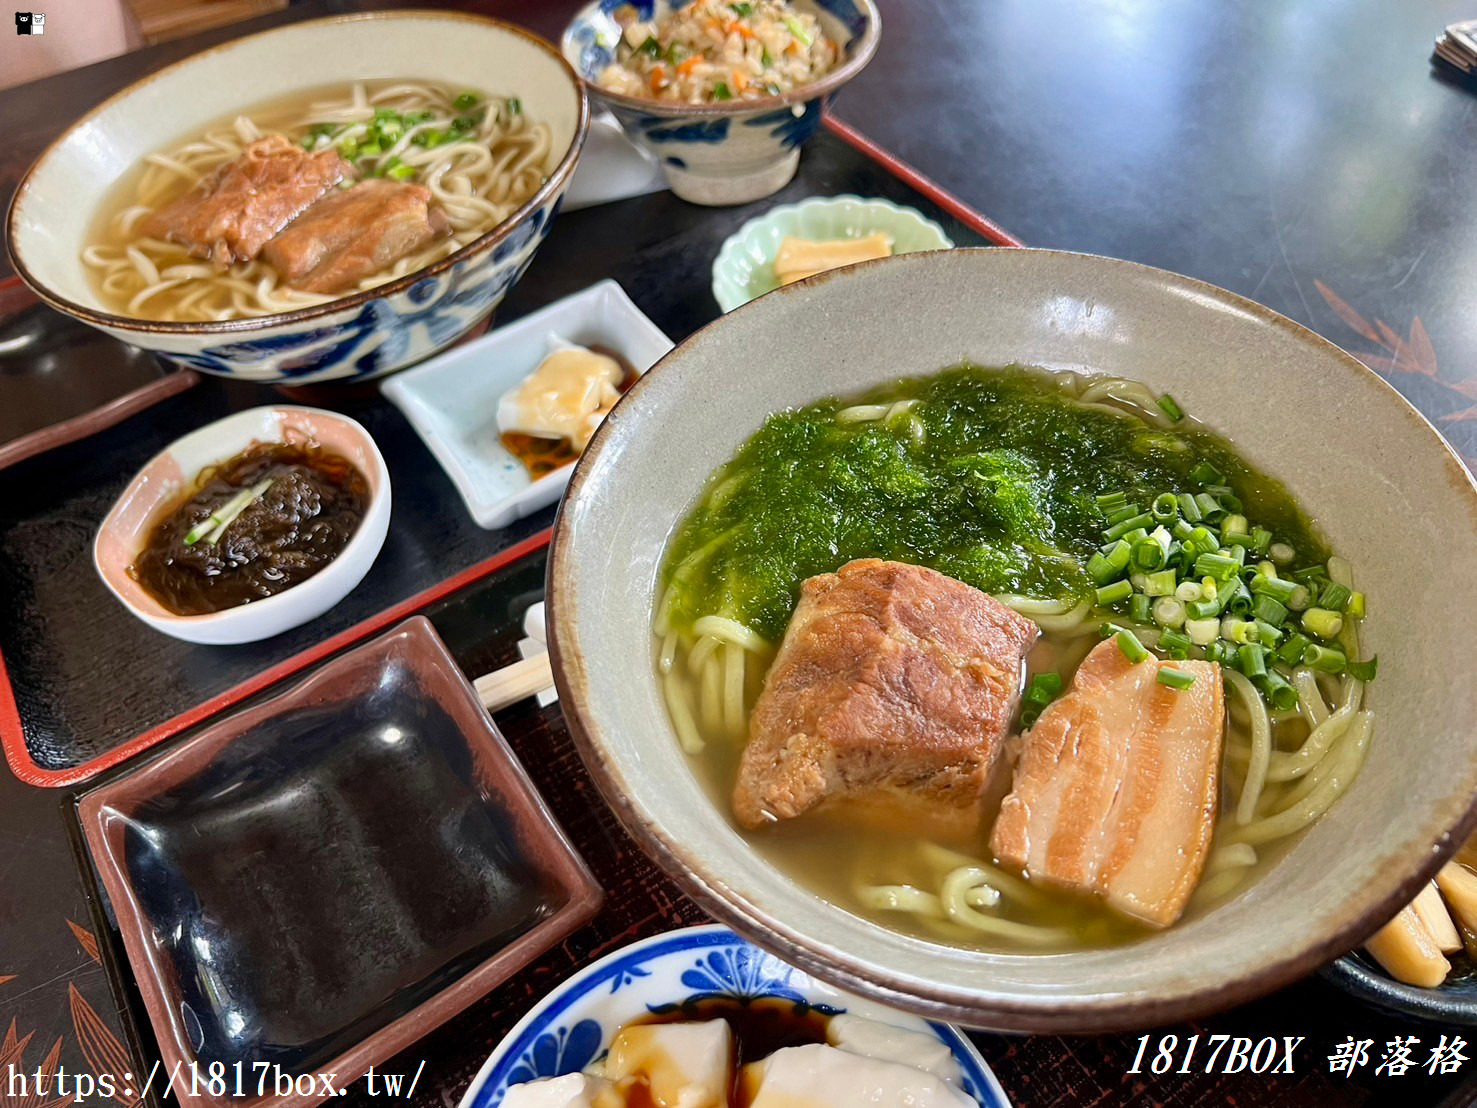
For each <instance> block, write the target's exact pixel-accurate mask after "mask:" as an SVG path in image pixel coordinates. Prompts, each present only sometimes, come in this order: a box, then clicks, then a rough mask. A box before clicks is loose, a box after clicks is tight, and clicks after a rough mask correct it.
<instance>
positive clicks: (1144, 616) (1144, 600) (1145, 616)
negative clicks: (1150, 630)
mask: <svg viewBox="0 0 1477 1108" xmlns="http://www.w3.org/2000/svg"><path fill="white" fill-rule="evenodd" d="M1153 606H1154V602H1153V601H1152V600H1150V599H1149V598H1148V597H1147V596H1145V595H1144V594H1143V593H1141V592H1136V593H1134V594H1133V595H1132V596H1130V597H1129V598H1128V618H1129V619H1131V620H1133V621H1134V622H1135V623H1148V622H1149V620H1150V612H1151V611H1152V609H1153Z"/></svg>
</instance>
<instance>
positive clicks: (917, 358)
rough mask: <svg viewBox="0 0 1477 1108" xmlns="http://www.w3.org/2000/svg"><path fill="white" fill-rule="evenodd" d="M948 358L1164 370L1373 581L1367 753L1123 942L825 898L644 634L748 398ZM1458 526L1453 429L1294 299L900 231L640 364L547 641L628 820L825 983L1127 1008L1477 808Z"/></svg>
mask: <svg viewBox="0 0 1477 1108" xmlns="http://www.w3.org/2000/svg"><path fill="white" fill-rule="evenodd" d="M966 358H967V359H971V360H973V361H975V362H978V363H980V364H984V365H1002V364H1006V363H1009V362H1012V361H1019V362H1025V363H1031V364H1035V365H1040V366H1045V367H1048V368H1054V369H1071V370H1078V371H1082V370H1094V371H1101V372H1104V373H1111V374H1121V375H1122V376H1125V377H1132V378H1136V379H1138V380H1141V381H1144V382H1146V383H1148V384H1149V385H1150V386H1151V387H1153V388H1155V389H1160V390H1167V391H1169V392H1172V393H1173V394H1174V396H1175V398H1176V399H1177V400H1179V402H1180V403H1181V404H1182V405H1183V406H1184V407H1185V409H1186V410H1187V411H1189V412H1191V413H1193V414H1195V415H1197V416H1199V417H1201V418H1202V419H1203V420H1205V421H1206V422H1207V423H1209V424H1210V425H1212V426H1213V427H1216V428H1218V429H1219V430H1221V431H1223V432H1224V433H1226V434H1228V435H1229V436H1230V437H1231V438H1232V439H1233V440H1234V441H1235V442H1237V443H1238V444H1239V445H1240V447H1241V448H1242V449H1243V450H1244V451H1245V453H1246V454H1247V455H1248V456H1249V457H1250V458H1251V459H1253V460H1254V461H1256V462H1258V463H1261V464H1262V465H1263V466H1265V467H1266V468H1267V469H1269V470H1270V471H1271V472H1272V473H1274V474H1276V475H1278V476H1280V477H1282V478H1283V479H1284V480H1285V481H1286V482H1287V483H1288V485H1289V486H1290V488H1291V489H1292V491H1293V493H1294V494H1295V495H1296V496H1297V497H1298V498H1299V499H1300V500H1301V502H1302V503H1303V505H1304V506H1305V507H1306V508H1307V509H1308V510H1309V511H1310V512H1311V514H1312V515H1313V516H1314V517H1315V519H1316V520H1317V522H1318V524H1319V525H1320V526H1321V527H1322V529H1323V530H1324V532H1325V534H1326V536H1327V537H1328V538H1329V539H1330V540H1331V541H1332V543H1333V545H1334V546H1335V548H1336V549H1338V550H1339V551H1340V552H1341V553H1343V554H1344V555H1345V556H1347V557H1348V558H1349V559H1350V560H1351V561H1352V562H1353V565H1354V567H1355V573H1356V575H1357V579H1358V581H1359V583H1360V585H1361V588H1362V589H1363V590H1364V591H1366V592H1367V593H1368V596H1369V600H1370V606H1371V610H1372V611H1371V616H1370V618H1369V620H1368V626H1367V627H1366V629H1365V639H1366V642H1367V645H1368V648H1369V649H1370V650H1372V651H1377V652H1378V653H1379V655H1380V676H1379V680H1378V681H1377V683H1376V684H1375V686H1374V688H1373V691H1372V692H1371V694H1370V704H1371V706H1372V707H1374V708H1375V709H1376V710H1377V712H1378V723H1377V726H1376V730H1375V739H1374V744H1373V747H1372V749H1371V752H1370V755H1369V758H1368V761H1367V762H1366V764H1365V767H1364V770H1363V773H1362V774H1361V775H1360V776H1359V778H1358V779H1357V781H1356V782H1355V783H1354V785H1353V787H1352V789H1351V790H1350V792H1349V793H1348V794H1347V795H1346V796H1345V797H1344V798H1343V799H1342V800H1340V801H1339V803H1337V804H1336V805H1335V806H1334V808H1333V809H1332V810H1331V811H1330V812H1329V813H1328V814H1327V815H1326V816H1325V817H1324V818H1323V820H1322V821H1321V822H1320V823H1318V824H1317V825H1316V826H1314V827H1313V828H1311V829H1310V830H1309V831H1308V833H1307V834H1305V835H1304V836H1303V837H1302V838H1301V839H1300V840H1299V841H1297V842H1296V844H1295V845H1294V846H1293V847H1292V849H1291V850H1290V851H1289V852H1288V853H1287V854H1286V855H1285V856H1284V857H1283V858H1282V859H1281V860H1280V861H1279V862H1278V863H1277V864H1276V865H1275V866H1274V867H1273V868H1272V869H1271V871H1270V872H1269V873H1267V874H1266V875H1265V876H1264V877H1263V878H1262V879H1261V880H1260V881H1258V882H1257V883H1256V884H1255V885H1253V886H1251V887H1250V888H1248V889H1247V890H1246V891H1245V892H1244V893H1242V894H1240V895H1238V896H1237V897H1235V898H1234V899H1232V900H1231V901H1229V902H1228V903H1226V904H1224V905H1222V906H1221V907H1219V908H1217V909H1215V910H1214V911H1212V912H1210V913H1208V914H1206V915H1204V916H1201V917H1199V918H1195V919H1192V920H1190V921H1187V922H1185V923H1183V924H1181V925H1179V926H1177V927H1174V928H1171V929H1170V930H1168V931H1166V932H1164V933H1162V934H1158V935H1154V936H1152V937H1149V938H1147V939H1145V940H1143V941H1141V942H1139V943H1136V944H1134V945H1131V946H1126V947H1120V948H1117V949H1111V950H1097V951H1090V952H1082V953H1073V954H1061V955H1005V954H987V953H971V952H966V951H961V950H956V949H952V948H950V947H946V946H940V945H936V944H933V943H928V942H924V941H920V940H917V939H913V938H908V937H905V936H903V935H900V934H897V933H894V932H890V931H887V930H884V929H883V928H881V927H879V926H877V925H876V924H873V923H870V922H868V921H866V920H863V919H860V918H858V917H856V916H853V915H850V914H849V913H847V912H844V911H842V910H841V909H839V908H836V907H834V906H832V905H830V904H828V903H826V902H824V901H822V900H820V899H819V898H817V897H815V896H814V895H812V894H811V893H810V892H808V891H807V890H806V889H804V888H802V887H800V886H799V885H796V884H795V883H793V882H792V881H790V880H789V879H788V878H786V877H785V876H784V875H783V874H781V873H779V872H778V871H777V870H775V869H774V868H773V867H772V866H771V865H769V864H768V863H766V862H765V860H764V859H763V858H762V857H760V856H759V854H758V853H756V852H755V851H754V850H753V849H752V848H751V847H750V846H749V844H748V843H747V842H746V841H745V840H744V839H743V838H742V837H741V836H740V835H739V834H738V833H737V832H736V831H734V830H733V828H732V827H731V825H730V824H729V821H728V819H727V817H726V814H725V813H724V812H723V811H720V810H719V809H718V808H717V807H715V806H714V805H713V803H712V802H711V801H710V800H709V798H708V796H707V794H706V793H705V792H704V791H703V789H702V787H701V786H700V785H699V783H698V781H697V779H696V777H695V776H694V775H693V773H692V770H691V769H690V767H689V766H688V764H687V762H686V761H685V759H684V756H683V755H682V754H681V753H680V751H679V750H678V747H677V740H676V737H675V735H674V733H673V731H672V727H671V725H670V723H669V722H668V719H667V713H666V710H665V708H664V706H663V703H662V698H661V695H660V693H659V691H658V687H657V682H656V679H655V674H654V668H653V665H652V664H648V663H647V662H646V661H645V660H646V659H650V658H652V657H653V654H654V650H653V646H652V641H651V615H652V606H653V603H654V599H655V591H656V585H657V570H658V565H659V563H660V559H661V556H662V551H663V548H664V547H665V545H666V543H667V540H668V537H669V536H670V534H671V532H672V529H673V527H674V525H675V524H676V522H677V521H678V520H679V519H680V518H681V517H682V516H683V514H684V513H685V512H686V511H687V510H688V508H689V507H690V506H691V505H692V503H693V501H694V498H695V497H696V496H697V495H698V493H699V491H700V490H701V489H702V487H703V483H704V481H705V480H706V478H707V477H708V475H709V474H710V473H711V472H712V471H713V470H714V469H715V468H716V467H717V466H719V465H720V464H721V463H723V462H724V461H726V460H727V459H728V458H729V457H730V456H731V455H732V454H733V452H734V450H735V449H736V448H737V447H738V446H739V444H740V443H742V442H743V441H744V439H745V438H747V437H748V436H749V435H750V434H752V433H753V432H754V430H755V429H756V428H757V427H758V426H759V424H760V423H761V421H762V420H763V419H764V417H765V416H766V415H768V414H769V413H771V412H773V411H776V410H778V409H781V408H786V407H791V406H794V405H799V404H804V403H806V402H808V401H811V400H815V399H817V398H819V397H822V396H825V395H828V394H836V393H849V392H853V391H855V390H857V389H861V388H864V387H866V386H869V385H873V384H876V383H879V382H881V381H884V380H886V379H889V378H892V377H895V376H897V375H898V374H911V373H927V372H931V371H934V370H937V369H941V368H943V367H945V366H948V365H952V364H955V363H957V362H959V361H961V360H963V359H966ZM1474 554H1477V490H1474V486H1473V482H1472V479H1471V478H1470V476H1469V475H1468V474H1467V472H1466V470H1465V469H1464V468H1463V467H1462V465H1461V463H1460V462H1459V461H1458V459H1457V457H1456V456H1455V455H1454V454H1453V453H1452V452H1451V450H1450V449H1449V448H1448V447H1447V446H1446V444H1445V443H1444V442H1443V441H1442V440H1441V438H1440V437H1439V436H1438V435H1437V434H1436V432H1435V431H1434V430H1433V429H1432V428H1431V426H1430V425H1429V424H1428V423H1426V421H1425V420H1424V419H1422V418H1421V416H1420V415H1419V414H1417V413H1416V411H1415V410H1414V409H1413V408H1411V407H1410V405H1409V404H1407V403H1406V402H1405V401H1404V400H1402V399H1401V398H1400V396H1399V395H1398V394H1397V393H1396V392H1395V391H1394V390H1393V389H1391V388H1390V387H1389V386H1388V385H1386V384H1385V383H1384V382H1383V381H1381V380H1380V379H1379V378H1378V377H1377V376H1375V375H1374V374H1373V373H1371V372H1370V371H1369V370H1368V369H1366V368H1365V367H1364V366H1363V365H1361V364H1360V363H1359V362H1357V361H1355V360H1354V359H1353V358H1352V357H1350V356H1349V355H1347V354H1345V353H1343V352H1342V351H1340V350H1339V349H1337V348H1336V347H1334V346H1332V345H1331V344H1329V343H1327V342H1325V341H1324V340H1322V339H1320V338H1319V337H1317V336H1316V335H1314V334H1312V333H1311V332H1309V331H1307V330H1305V329H1304V328H1302V327H1300V326H1298V325H1297V324H1295V323H1292V322H1291V321H1289V320H1287V319H1284V318H1283V317H1281V316H1279V315H1277V314H1276V313H1274V312H1272V311H1269V310H1268V309H1266V308H1264V307H1261V306H1259V305H1257V304H1254V303H1252V302H1251V301H1249V300H1244V299H1242V298H1241V297H1239V296H1235V295H1233V294H1231V293H1228V292H1225V291H1223V290H1221V289H1217V288H1214V287H1212V286H1210V285H1205V284H1201V283H1200V282H1198V281H1193V280H1190V279H1189V278H1186V277H1179V276H1175V275H1173V274H1170V273H1165V272H1163V271H1161V270H1156V269H1148V268H1145V267H1143V266H1138V265H1133V264H1131V263H1128V262H1121V261H1111V260H1108V259H1104V258H1095V257H1086V256H1082V255H1075V254H1063V253H1056V252H1049V251H1035V250H956V251H951V252H939V253H928V254H911V255H904V256H901V257H895V258H890V259H885V260H883V261H879V262H872V263H865V264H863V265H860V266H855V267H852V268H849V269H846V270H841V271H838V272H836V273H834V274H829V275H821V276H818V277H814V278H811V279H810V280H808V281H804V282H801V283H800V284H797V285H793V286H790V287H788V288H786V289H781V290H779V291H777V292H774V293H770V294H769V295H767V296H764V297H761V298H760V299H758V300H756V301H754V302H753V303H751V304H748V305H746V306H745V307H742V308H740V309H738V310H737V311H736V312H733V313H731V314H729V315H727V316H725V317H723V318H722V319H720V320H719V321H718V322H716V323H714V324H712V325H711V326H709V327H707V328H706V329H704V330H702V331H700V332H698V333H697V334H696V335H694V336H693V337H692V338H690V339H689V340H688V341H687V342H685V343H683V344H682V345H681V346H679V347H678V348H677V349H676V350H674V351H673V352H672V353H671V354H670V355H668V356H667V357H666V358H665V359H664V360H663V361H661V362H659V363H658V364H657V365H656V366H655V367H654V368H653V369H652V370H651V372H650V373H649V374H648V375H647V376H646V377H644V378H643V379H642V380H641V382H639V383H638V384H637V385H636V386H635V387H634V388H632V389H631V391H630V392H629V393H628V394H627V396H626V399H624V400H623V401H622V402H621V403H620V404H619V405H618V406H617V407H616V409H615V411H614V412H613V413H612V415H611V416H610V418H608V419H607V420H606V421H605V423H604V425H603V426H602V427H601V429H600V431H599V432H598V434H597V435H596V436H595V439H594V441H593V442H592V443H591V444H590V447H589V449H588V450H586V452H585V455H584V458H583V460H582V461H581V462H580V464H579V466H578V467H577V469H576V471H575V474H574V478H573V480H572V481H571V482H570V487H569V493H568V499H567V500H566V502H565V505H564V509H563V512H562V513H561V515H560V518H559V521H558V525H557V530H556V533H555V540H554V549H553V555H552V562H551V567H550V589H549V598H550V605H551V621H550V626H551V633H552V641H551V644H550V645H551V648H552V650H553V654H554V657H555V659H556V666H555V673H556V675H557V678H558V684H559V692H560V696H561V702H562V703H563V705H564V709H565V712H566V714H567V715H568V717H569V719H570V721H571V724H572V726H573V729H574V732H575V735H576V737H577V739H578V741H579V744H580V749H581V752H582V754H583V756H584V758H585V761H586V764H587V765H588V766H589V767H590V769H591V771H592V772H593V773H594V775H595V777H596V779H597V781H598V782H599V783H600V786H601V788H602V790H603V791H604V793H605V795H606V797H607V798H608V799H609V800H610V802H611V803H612V804H613V805H614V806H615V808H616V810H617V812H619V814H620V816H621V818H622V819H623V820H624V822H625V824H626V826H627V827H628V828H630V830H631V831H632V833H633V834H635V836H636V837H637V838H638V840H640V842H641V843H642V844H643V845H644V846H645V848H646V850H647V851H648V852H649V853H650V854H651V855H652V856H653V857H654V858H656V859H657V861H658V862H660V863H661V865H662V866H663V867H664V868H666V869H667V871H668V872H670V873H671V874H673V875H674V876H675V877H676V878H677V879H678V880H679V881H681V882H682V884H683V885H684V887H685V888H686V889H687V890H688V891H689V892H691V893H692V894H693V895H694V896H696V897H697V898H698V899H700V900H701V901H702V903H703V904H704V905H705V906H707V907H708V908H709V909H710V910H711V911H712V912H713V913H714V914H715V915H716V916H718V917H719V918H720V919H722V920H723V921H724V922H726V923H729V924H731V925H732V926H733V927H735V928H736V929H737V930H739V931H741V932H742V933H744V934H745V935H747V936H748V937H750V938H752V939H753V940H754V941H755V942H757V943H759V944H760V945H761V946H764V947H766V948H768V949H770V950H772V951H774V952H775V953H776V954H778V955H781V956H782V957H785V958H787V959H788V960H790V961H791V962H794V963H796V964H798V965H800V966H802V967H803V968H804V969H806V970H807V971H809V972H812V973H814V974H816V975H817V976H819V977H823V978H826V979H828V980H831V981H833V982H835V983H837V984H839V985H842V986H843V987H846V988H849V989H852V990H854V991H857V992H861V993H864V994H868V995H870V996H873V997H875V998H877V999H881V1000H884V1001H886V1002H888V1003H891V1004H894V1005H896V1006H898V1007H901V1008H906V1009H910V1010H912V1011H915V1012H920V1013H923V1014H926V1015H930V1016H936V1017H942V1018H946V1019H952V1020H956V1021H960V1022H964V1023H968V1024H972V1025H975V1026H980V1027H988V1028H995V1029H1001V1030H1012V1031H1087V1030H1106V1029H1121V1028H1128V1027H1144V1026H1151V1025H1155V1024H1161V1023H1164V1022H1166V1021H1169V1020H1172V1019H1179V1018H1183V1017H1187V1016H1191V1015H1194V1014H1198V1013H1203V1012H1206V1011H1209V1010H1211V1009H1218V1008H1225V1007H1228V1006H1230V1005H1233V1004H1236V1003H1238V1002H1241V1001H1244V1000H1246V999H1248V998H1250V997H1252V996H1254V995H1256V994H1259V993H1264V992H1267V991H1269V990H1271V989H1273V988H1275V987H1277V986H1279V985H1282V984H1284V983H1286V982H1288V981H1290V980H1292V979H1294V978H1296V977H1299V976H1301V975H1303V974H1305V973H1307V972H1309V971H1311V970H1312V969H1314V968H1315V967H1316V966H1318V965H1319V964H1321V963H1323V962H1325V961H1327V960H1328V959H1330V958H1332V957H1333V956H1335V955H1336V954H1339V953H1340V952H1342V951H1344V950H1346V949H1348V948H1349V947H1351V946H1353V945H1354V944H1356V943H1357V942H1359V941H1360V940H1361V939H1363V938H1364V937H1365V936H1366V935H1368V934H1369V933H1370V932H1371V931H1373V930H1374V929H1375V927H1377V926H1378V925H1379V924H1380V923H1382V922H1383V921H1384V920H1385V919H1387V918H1388V917H1389V916H1390V915H1391V914H1393V912H1394V911H1395V910H1396V909H1397V908H1398V907H1399V906H1400V905H1401V904H1403V903H1404V902H1405V901H1406V900H1408V899H1409V897H1410V896H1411V894H1412V893H1413V892H1414V890H1415V889H1416V888H1417V886H1418V884H1419V883H1420V882H1421V880H1422V879H1423V878H1425V877H1428V876H1429V875H1430V874H1431V873H1432V871H1433V870H1434V869H1435V868H1436V867H1437V865H1438V863H1439V861H1440V858H1441V856H1442V854H1443V853H1444V852H1445V849H1446V848H1448V847H1449V846H1450V839H1448V837H1447V836H1448V834H1465V833H1466V831H1468V830H1469V829H1470V828H1471V826H1472V824H1473V822H1474V812H1473V795H1474V790H1477V744H1474V742H1473V726H1474V725H1473V720H1474V719H1477V684H1474V682H1473V681H1472V680H1471V675H1472V660H1473V658H1474V657H1477V621H1474V620H1473V618H1472V613H1473V612H1474V611H1477V573H1473V572H1472V571H1471V567H1472V565H1473V557H1474ZM633 660H634V662H633ZM1433 843H1439V844H1442V845H1441V846H1440V847H1437V848H1434V849H1433V847H1432V844H1433Z"/></svg>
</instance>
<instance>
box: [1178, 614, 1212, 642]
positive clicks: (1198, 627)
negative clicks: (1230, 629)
mask: <svg viewBox="0 0 1477 1108" xmlns="http://www.w3.org/2000/svg"><path fill="white" fill-rule="evenodd" d="M1220 633H1221V621H1220V620H1218V619H1216V618H1215V617H1214V616H1210V617H1207V618H1205V619H1187V620H1185V634H1187V635H1189V636H1190V641H1191V642H1193V643H1194V644H1195V645H1196V646H1204V647H1209V646H1211V645H1212V644H1213V643H1214V642H1215V641H1216V639H1217V638H1218V637H1219V636H1220Z"/></svg>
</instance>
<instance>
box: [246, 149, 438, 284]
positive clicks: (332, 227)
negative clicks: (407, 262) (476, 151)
mask: <svg viewBox="0 0 1477 1108" xmlns="http://www.w3.org/2000/svg"><path fill="white" fill-rule="evenodd" d="M450 230H451V228H450V225H449V224H448V223H447V221H446V216H445V215H444V214H443V213H442V211H441V209H439V208H436V207H433V206H432V205H431V190H430V189H428V188H426V187H425V186H424V185H412V184H407V183H405V182H401V181H388V180H383V179H378V178H375V179H371V180H367V181H360V182H359V183H358V184H357V185H354V186H353V187H351V188H347V189H342V190H340V191H337V192H334V193H332V194H330V195H328V196H325V197H324V198H323V199H322V200H319V201H318V202H317V203H316V204H314V205H313V206H312V207H311V208H309V209H308V210H307V211H306V212H304V213H303V214H302V215H301V216H299V217H298V218H297V219H296V220H295V221H294V222H293V223H292V225H291V226H290V227H288V228H287V230H285V231H283V232H282V233H281V234H280V235H278V236H277V237H276V238H274V239H273V240H272V241H271V242H269V243H268V244H267V247H266V250H265V251H264V252H263V253H264V256H265V257H266V259H267V261H269V262H271V263H272V265H274V266H275V267H276V268H277V271H278V272H279V273H280V274H281V275H282V280H283V282H284V283H285V284H289V285H291V286H293V287H294V288H298V289H302V290H304V291H305V292H319V293H333V292H342V291H344V290H345V289H350V288H353V287H354V286H355V285H357V284H358V283H359V282H360V281H362V280H363V279H364V278H366V277H368V276H369V275H370V274H372V273H378V272H380V271H381V270H383V269H386V268H387V267H389V266H390V265H393V264H394V263H395V262H397V261H399V260H400V259H401V258H403V257H405V256H406V255H407V254H411V253H414V252H415V251H417V250H419V249H420V248H421V247H423V246H425V245H427V244H428V243H430V242H431V241H432V240H433V239H436V238H439V237H440V236H442V235H445V234H447V233H449V232H450Z"/></svg>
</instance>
